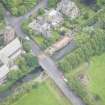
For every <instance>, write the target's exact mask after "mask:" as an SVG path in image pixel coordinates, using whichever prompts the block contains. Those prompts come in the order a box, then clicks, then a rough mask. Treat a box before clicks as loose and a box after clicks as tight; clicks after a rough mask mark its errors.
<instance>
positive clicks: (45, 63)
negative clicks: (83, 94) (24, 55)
mask: <svg viewBox="0 0 105 105" xmlns="http://www.w3.org/2000/svg"><path fill="white" fill-rule="evenodd" d="M46 2H47V0H43V2H41V3H40V4H39V5H37V6H36V7H35V8H33V10H32V11H30V12H29V13H27V14H26V15H24V16H20V17H14V16H11V14H10V13H9V12H8V11H5V21H6V22H7V24H9V25H12V26H13V27H14V28H15V30H16V33H17V35H18V36H19V37H21V38H24V37H25V36H27V35H26V34H25V33H24V32H23V31H22V29H21V22H22V21H23V20H24V19H26V18H28V17H29V16H30V15H31V14H32V13H33V12H35V13H36V12H37V11H38V9H39V8H42V7H44V6H45V4H46ZM30 45H31V47H32V51H33V53H34V54H35V55H37V56H38V58H39V63H40V65H41V66H42V68H43V69H45V70H46V71H47V73H48V74H49V76H50V77H51V78H52V79H53V80H54V81H55V83H56V85H57V86H58V87H59V88H60V89H61V90H62V92H63V93H64V95H65V96H67V98H68V99H69V100H70V101H71V102H72V103H73V105H84V104H83V103H82V101H81V99H80V98H79V97H77V96H76V95H75V94H74V93H73V92H72V91H71V90H70V89H69V88H68V86H67V85H66V83H65V82H64V81H63V80H62V79H61V75H62V73H61V72H60V70H58V68H57V66H56V65H55V64H54V62H53V61H52V60H51V59H50V58H49V57H47V56H45V55H43V54H42V55H40V53H41V50H40V48H39V46H38V45H37V44H36V43H35V42H33V41H32V40H30ZM42 53H43V52H42Z"/></svg>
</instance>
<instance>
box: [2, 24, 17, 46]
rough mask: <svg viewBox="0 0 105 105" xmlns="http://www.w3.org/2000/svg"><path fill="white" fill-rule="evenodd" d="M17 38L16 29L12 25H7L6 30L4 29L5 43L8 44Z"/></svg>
mask: <svg viewBox="0 0 105 105" xmlns="http://www.w3.org/2000/svg"><path fill="white" fill-rule="evenodd" d="M14 38H15V30H14V29H13V28H12V27H10V26H7V27H6V29H5V31H4V44H5V45H6V44H8V43H10V42H11V41H12V40H14Z"/></svg>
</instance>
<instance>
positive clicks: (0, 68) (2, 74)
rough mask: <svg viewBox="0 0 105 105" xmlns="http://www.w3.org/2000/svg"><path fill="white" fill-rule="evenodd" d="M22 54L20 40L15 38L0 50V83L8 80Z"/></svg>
mask: <svg viewBox="0 0 105 105" xmlns="http://www.w3.org/2000/svg"><path fill="white" fill-rule="evenodd" d="M21 53H22V46H21V43H20V41H19V39H18V38H15V39H14V40H13V41H11V42H10V43H9V44H7V45H6V46H5V47H4V48H2V49H1V50H0V82H1V83H2V82H3V80H4V79H5V78H6V75H7V74H8V72H9V71H10V68H11V67H12V66H13V65H14V61H15V60H16V58H17V57H18V56H20V55H21Z"/></svg>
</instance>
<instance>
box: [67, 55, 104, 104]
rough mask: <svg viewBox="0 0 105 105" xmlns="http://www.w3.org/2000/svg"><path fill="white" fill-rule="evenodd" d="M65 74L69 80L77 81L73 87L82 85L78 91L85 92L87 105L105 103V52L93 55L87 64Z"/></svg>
mask: <svg viewBox="0 0 105 105" xmlns="http://www.w3.org/2000/svg"><path fill="white" fill-rule="evenodd" d="M80 75H82V79H80V80H79V76H80ZM66 76H67V77H68V80H69V81H70V82H71V80H72V81H77V83H75V84H74V85H75V86H74V87H78V85H81V86H82V89H81V90H80V91H82V90H85V92H86V93H87V96H86V97H87V99H88V101H90V103H91V104H89V105H105V54H103V55H101V56H95V57H93V58H92V60H91V63H90V65H89V66H86V65H82V66H80V67H79V68H77V69H76V70H73V71H71V72H70V73H69V74H66ZM84 77H85V78H84ZM78 82H79V84H78Z"/></svg>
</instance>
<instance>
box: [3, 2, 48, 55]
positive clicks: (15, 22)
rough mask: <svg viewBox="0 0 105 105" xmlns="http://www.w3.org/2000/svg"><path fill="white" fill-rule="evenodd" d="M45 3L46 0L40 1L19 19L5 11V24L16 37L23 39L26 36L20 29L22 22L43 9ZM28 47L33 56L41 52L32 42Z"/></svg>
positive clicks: (31, 41)
mask: <svg viewBox="0 0 105 105" xmlns="http://www.w3.org/2000/svg"><path fill="white" fill-rule="evenodd" d="M46 1H47V0H42V1H41V2H40V3H39V4H38V5H37V6H35V7H34V8H33V9H32V10H31V11H30V12H28V13H27V14H25V15H24V16H20V17H15V16H12V15H11V14H10V12H9V11H7V10H5V14H4V18H5V21H6V24H8V25H11V26H12V27H13V28H14V29H15V30H16V33H17V35H18V37H21V38H23V39H24V38H25V37H26V36H27V35H26V34H25V33H24V32H23V31H22V29H21V23H22V21H23V20H25V19H27V18H28V17H30V16H31V15H32V14H33V13H36V14H37V12H38V10H39V9H40V8H44V7H45V6H46ZM30 45H31V47H32V51H33V53H34V54H35V55H37V54H39V53H40V52H41V50H40V47H39V46H38V45H37V44H36V43H35V42H34V41H33V40H30Z"/></svg>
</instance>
